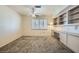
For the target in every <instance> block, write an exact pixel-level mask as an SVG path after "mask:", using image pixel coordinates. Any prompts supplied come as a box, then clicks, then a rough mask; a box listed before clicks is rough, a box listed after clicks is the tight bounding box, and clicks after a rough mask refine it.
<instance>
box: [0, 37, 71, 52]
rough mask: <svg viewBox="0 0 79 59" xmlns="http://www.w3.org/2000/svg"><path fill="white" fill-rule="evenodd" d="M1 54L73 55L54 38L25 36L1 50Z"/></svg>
mask: <svg viewBox="0 0 79 59" xmlns="http://www.w3.org/2000/svg"><path fill="white" fill-rule="evenodd" d="M0 52H1V53H72V51H71V50H70V49H68V48H67V47H66V46H64V45H63V44H62V43H61V42H60V41H58V40H56V39H55V38H53V37H39V36H37V37H29V36H28V37H27V36H23V37H21V38H19V39H17V40H15V41H13V42H11V43H9V44H7V45H5V46H3V47H1V48H0Z"/></svg>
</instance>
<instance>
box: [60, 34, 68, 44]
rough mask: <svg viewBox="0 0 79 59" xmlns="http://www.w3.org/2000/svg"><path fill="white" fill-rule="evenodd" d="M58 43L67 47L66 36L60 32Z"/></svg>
mask: <svg viewBox="0 0 79 59" xmlns="http://www.w3.org/2000/svg"><path fill="white" fill-rule="evenodd" d="M60 41H61V42H62V43H63V44H65V45H67V34H66V33H64V32H60Z"/></svg>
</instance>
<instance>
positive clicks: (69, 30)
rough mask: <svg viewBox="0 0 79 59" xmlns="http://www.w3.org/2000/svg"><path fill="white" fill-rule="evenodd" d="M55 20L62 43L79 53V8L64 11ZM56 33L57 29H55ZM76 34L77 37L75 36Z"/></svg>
mask: <svg viewBox="0 0 79 59" xmlns="http://www.w3.org/2000/svg"><path fill="white" fill-rule="evenodd" d="M53 20H54V23H55V24H54V25H53V26H54V27H55V28H57V29H58V30H59V28H61V29H62V30H60V31H59V37H60V41H61V42H62V43H63V44H64V45H66V46H67V47H69V48H70V49H71V50H72V51H74V52H79V35H78V34H79V6H76V5H75V7H73V6H72V7H69V8H68V10H67V9H64V10H63V11H62V12H61V13H60V14H59V15H58V16H57V17H56V18H55V19H53ZM55 32H57V31H56V29H55ZM74 34H76V35H74Z"/></svg>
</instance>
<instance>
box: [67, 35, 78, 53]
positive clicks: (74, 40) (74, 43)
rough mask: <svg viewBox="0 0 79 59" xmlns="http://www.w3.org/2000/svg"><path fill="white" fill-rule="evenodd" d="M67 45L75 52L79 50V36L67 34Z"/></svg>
mask: <svg viewBox="0 0 79 59" xmlns="http://www.w3.org/2000/svg"><path fill="white" fill-rule="evenodd" d="M68 47H69V48H70V49H72V50H73V51H75V52H79V37H78V36H74V35H71V34H68Z"/></svg>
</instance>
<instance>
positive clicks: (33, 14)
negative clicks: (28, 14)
mask: <svg viewBox="0 0 79 59" xmlns="http://www.w3.org/2000/svg"><path fill="white" fill-rule="evenodd" d="M40 8H41V5H39V6H34V7H32V17H39V16H40V15H39V13H37V12H36V11H37V10H39V9H40Z"/></svg>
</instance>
